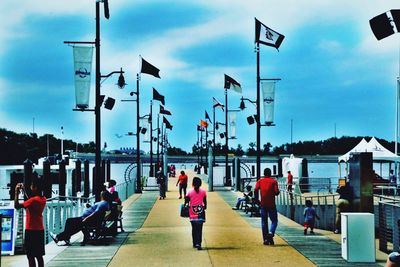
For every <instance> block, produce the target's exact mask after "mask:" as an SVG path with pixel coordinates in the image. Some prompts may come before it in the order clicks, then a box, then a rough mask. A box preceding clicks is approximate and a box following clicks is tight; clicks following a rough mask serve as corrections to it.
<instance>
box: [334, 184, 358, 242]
mask: <svg viewBox="0 0 400 267" xmlns="http://www.w3.org/2000/svg"><path fill="white" fill-rule="evenodd" d="M336 192H337V193H339V199H338V201H337V202H336V223H335V224H336V229H335V231H334V233H335V234H339V233H340V228H341V218H340V216H341V215H340V214H341V213H342V212H348V211H351V206H352V204H353V199H354V191H353V187H352V186H351V185H350V181H347V182H346V183H345V185H343V186H339V187H338V189H337V190H336Z"/></svg>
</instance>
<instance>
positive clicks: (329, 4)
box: [0, 0, 400, 151]
mask: <svg viewBox="0 0 400 267" xmlns="http://www.w3.org/2000/svg"><path fill="white" fill-rule="evenodd" d="M396 4H397V5H396ZM109 6H110V19H109V20H106V19H105V18H104V16H103V15H102V16H101V38H100V39H101V73H102V74H103V75H104V74H107V73H110V72H112V71H116V70H119V69H120V68H121V67H122V68H123V70H124V71H125V80H126V83H127V85H126V86H125V88H124V89H122V90H121V89H119V88H118V87H117V86H116V82H117V79H118V75H115V76H112V77H110V78H108V79H106V80H103V83H102V87H101V93H102V94H104V95H106V96H107V97H113V98H115V99H116V104H115V106H114V109H113V110H111V111H110V110H106V109H104V108H102V110H101V120H102V123H101V127H102V135H101V139H102V143H104V142H106V143H107V148H108V149H119V148H121V147H135V146H136V140H135V137H133V136H127V135H126V134H127V133H128V132H133V131H135V126H136V121H135V120H136V106H135V105H136V103H135V102H121V100H122V99H134V97H131V96H130V92H132V91H136V74H137V73H138V72H139V71H140V58H139V55H141V56H142V57H143V58H144V59H146V60H147V61H148V62H150V63H151V64H153V65H154V66H156V67H157V68H159V69H160V76H161V79H157V78H154V77H152V76H150V75H146V74H142V75H141V81H140V94H141V95H140V99H141V101H140V109H141V114H140V115H141V116H144V115H145V114H148V113H149V108H150V100H151V97H152V88H153V87H154V88H156V89H157V91H158V92H159V93H160V94H162V95H164V96H165V99H166V105H165V108H166V109H168V110H170V111H171V112H172V114H173V115H172V116H170V117H168V120H169V121H170V122H171V124H172V125H173V130H172V131H171V132H168V138H169V141H170V144H171V145H172V146H176V147H180V148H182V149H184V150H186V151H191V148H192V146H193V145H194V144H195V142H196V140H197V132H196V125H197V124H198V123H199V120H200V119H203V118H204V111H205V110H207V112H208V114H210V116H211V117H212V103H213V102H212V97H215V98H217V99H218V100H219V101H220V102H224V74H228V75H229V76H231V77H233V78H234V79H236V80H237V81H238V82H240V83H241V85H242V89H243V93H242V95H240V94H238V93H236V92H234V91H231V90H229V91H228V106H229V109H237V108H238V107H239V104H240V97H242V96H243V97H245V98H249V99H255V96H256V53H255V52H254V51H255V50H254V47H255V45H254V28H255V25H254V24H255V22H254V18H255V17H256V18H257V19H258V20H260V21H261V22H262V23H264V24H265V25H267V26H268V27H270V28H272V29H273V30H275V31H277V32H279V33H281V34H283V35H285V39H284V40H283V43H282V44H281V47H280V48H279V51H277V50H276V49H275V48H272V47H268V46H263V45H261V46H260V76H261V78H280V79H282V80H281V81H279V82H278V83H277V84H276V93H275V125H276V126H273V127H263V128H262V131H261V141H262V144H264V143H267V142H269V143H271V144H272V145H273V146H279V145H281V144H284V143H290V142H291V136H292V139H293V142H298V141H309V140H315V141H318V140H324V139H327V138H331V137H334V136H335V134H336V136H337V137H341V136H376V137H378V138H384V139H386V140H389V141H393V140H394V139H395V117H396V116H395V112H396V77H397V76H399V38H400V37H399V36H400V35H397V36H396V34H395V35H392V36H390V37H388V38H385V39H383V40H381V41H377V40H376V38H375V37H374V35H373V33H372V31H371V29H370V26H369V20H370V19H371V18H373V17H375V16H377V15H379V14H381V13H384V12H386V11H388V10H390V9H396V8H398V6H399V3H398V1H394V0H387V1H372V0H368V1H366V0H353V1H348V0H325V1H320V0H248V1H236V0H235V1H232V0H202V1H200V0H192V1H183V0H169V1H163V0H136V1H133V0H109ZM0 12H1V17H2V27H0V127H1V128H6V129H8V130H12V131H15V132H19V133H30V132H33V131H34V132H35V133H37V134H38V135H44V134H53V135H54V136H56V137H58V138H64V139H71V140H74V141H78V142H85V143H86V142H90V141H94V140H95V116H94V113H93V112H74V111H72V109H73V108H74V107H75V89H74V69H73V56H72V47H70V46H68V45H66V44H64V43H63V42H64V41H94V38H95V0H85V1H82V0H69V1H54V0H25V1H24V3H23V4H21V3H19V1H13V0H2V1H0ZM101 14H103V5H102V4H101ZM92 71H93V72H94V62H93V70H92ZM90 103H91V104H90V107H91V108H93V107H94V79H92V88H91V97H90ZM158 105H159V103H158V102H157V101H155V102H154V105H153V111H154V112H155V113H156V112H157V111H158V109H159V107H158ZM246 105H247V108H246V109H245V110H244V111H241V112H237V123H236V124H237V129H236V137H237V139H235V140H230V141H229V146H230V147H237V145H238V144H241V145H242V146H243V147H244V148H247V147H248V144H249V143H250V142H255V138H256V131H255V126H254V125H248V124H247V121H246V117H247V116H250V115H252V114H254V113H255V107H254V106H252V105H251V104H250V103H246ZM216 117H217V120H218V121H220V122H224V114H223V113H222V112H221V111H220V110H216ZM291 122H292V123H293V128H292V129H293V131H291ZM61 127H63V129H64V134H62V132H61ZM154 127H156V125H155V124H154ZM220 141H221V140H220V139H218V138H217V142H220ZM141 149H143V150H145V151H148V150H149V144H147V143H142V145H141Z"/></svg>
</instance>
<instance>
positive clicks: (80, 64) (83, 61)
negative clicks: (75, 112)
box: [73, 46, 93, 109]
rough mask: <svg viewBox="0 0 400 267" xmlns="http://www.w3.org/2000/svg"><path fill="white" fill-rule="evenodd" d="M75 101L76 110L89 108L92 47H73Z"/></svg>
mask: <svg viewBox="0 0 400 267" xmlns="http://www.w3.org/2000/svg"><path fill="white" fill-rule="evenodd" d="M73 49H74V75H75V101H76V107H77V108H81V109H84V108H88V107H89V96H90V80H91V74H92V59H93V47H90V46H74V47H73Z"/></svg>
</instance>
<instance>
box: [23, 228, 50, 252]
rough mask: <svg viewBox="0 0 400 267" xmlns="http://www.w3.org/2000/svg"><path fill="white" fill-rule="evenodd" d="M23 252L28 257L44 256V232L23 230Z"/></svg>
mask: <svg viewBox="0 0 400 267" xmlns="http://www.w3.org/2000/svg"><path fill="white" fill-rule="evenodd" d="M25 251H26V255H27V256H28V257H41V256H43V255H45V253H44V230H25Z"/></svg>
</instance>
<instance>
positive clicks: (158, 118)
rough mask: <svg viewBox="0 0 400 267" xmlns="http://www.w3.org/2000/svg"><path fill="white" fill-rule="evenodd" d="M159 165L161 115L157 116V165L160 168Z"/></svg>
mask: <svg viewBox="0 0 400 267" xmlns="http://www.w3.org/2000/svg"><path fill="white" fill-rule="evenodd" d="M159 163H160V113H158V114H157V165H158V167H159ZM157 171H158V170H157Z"/></svg>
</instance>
